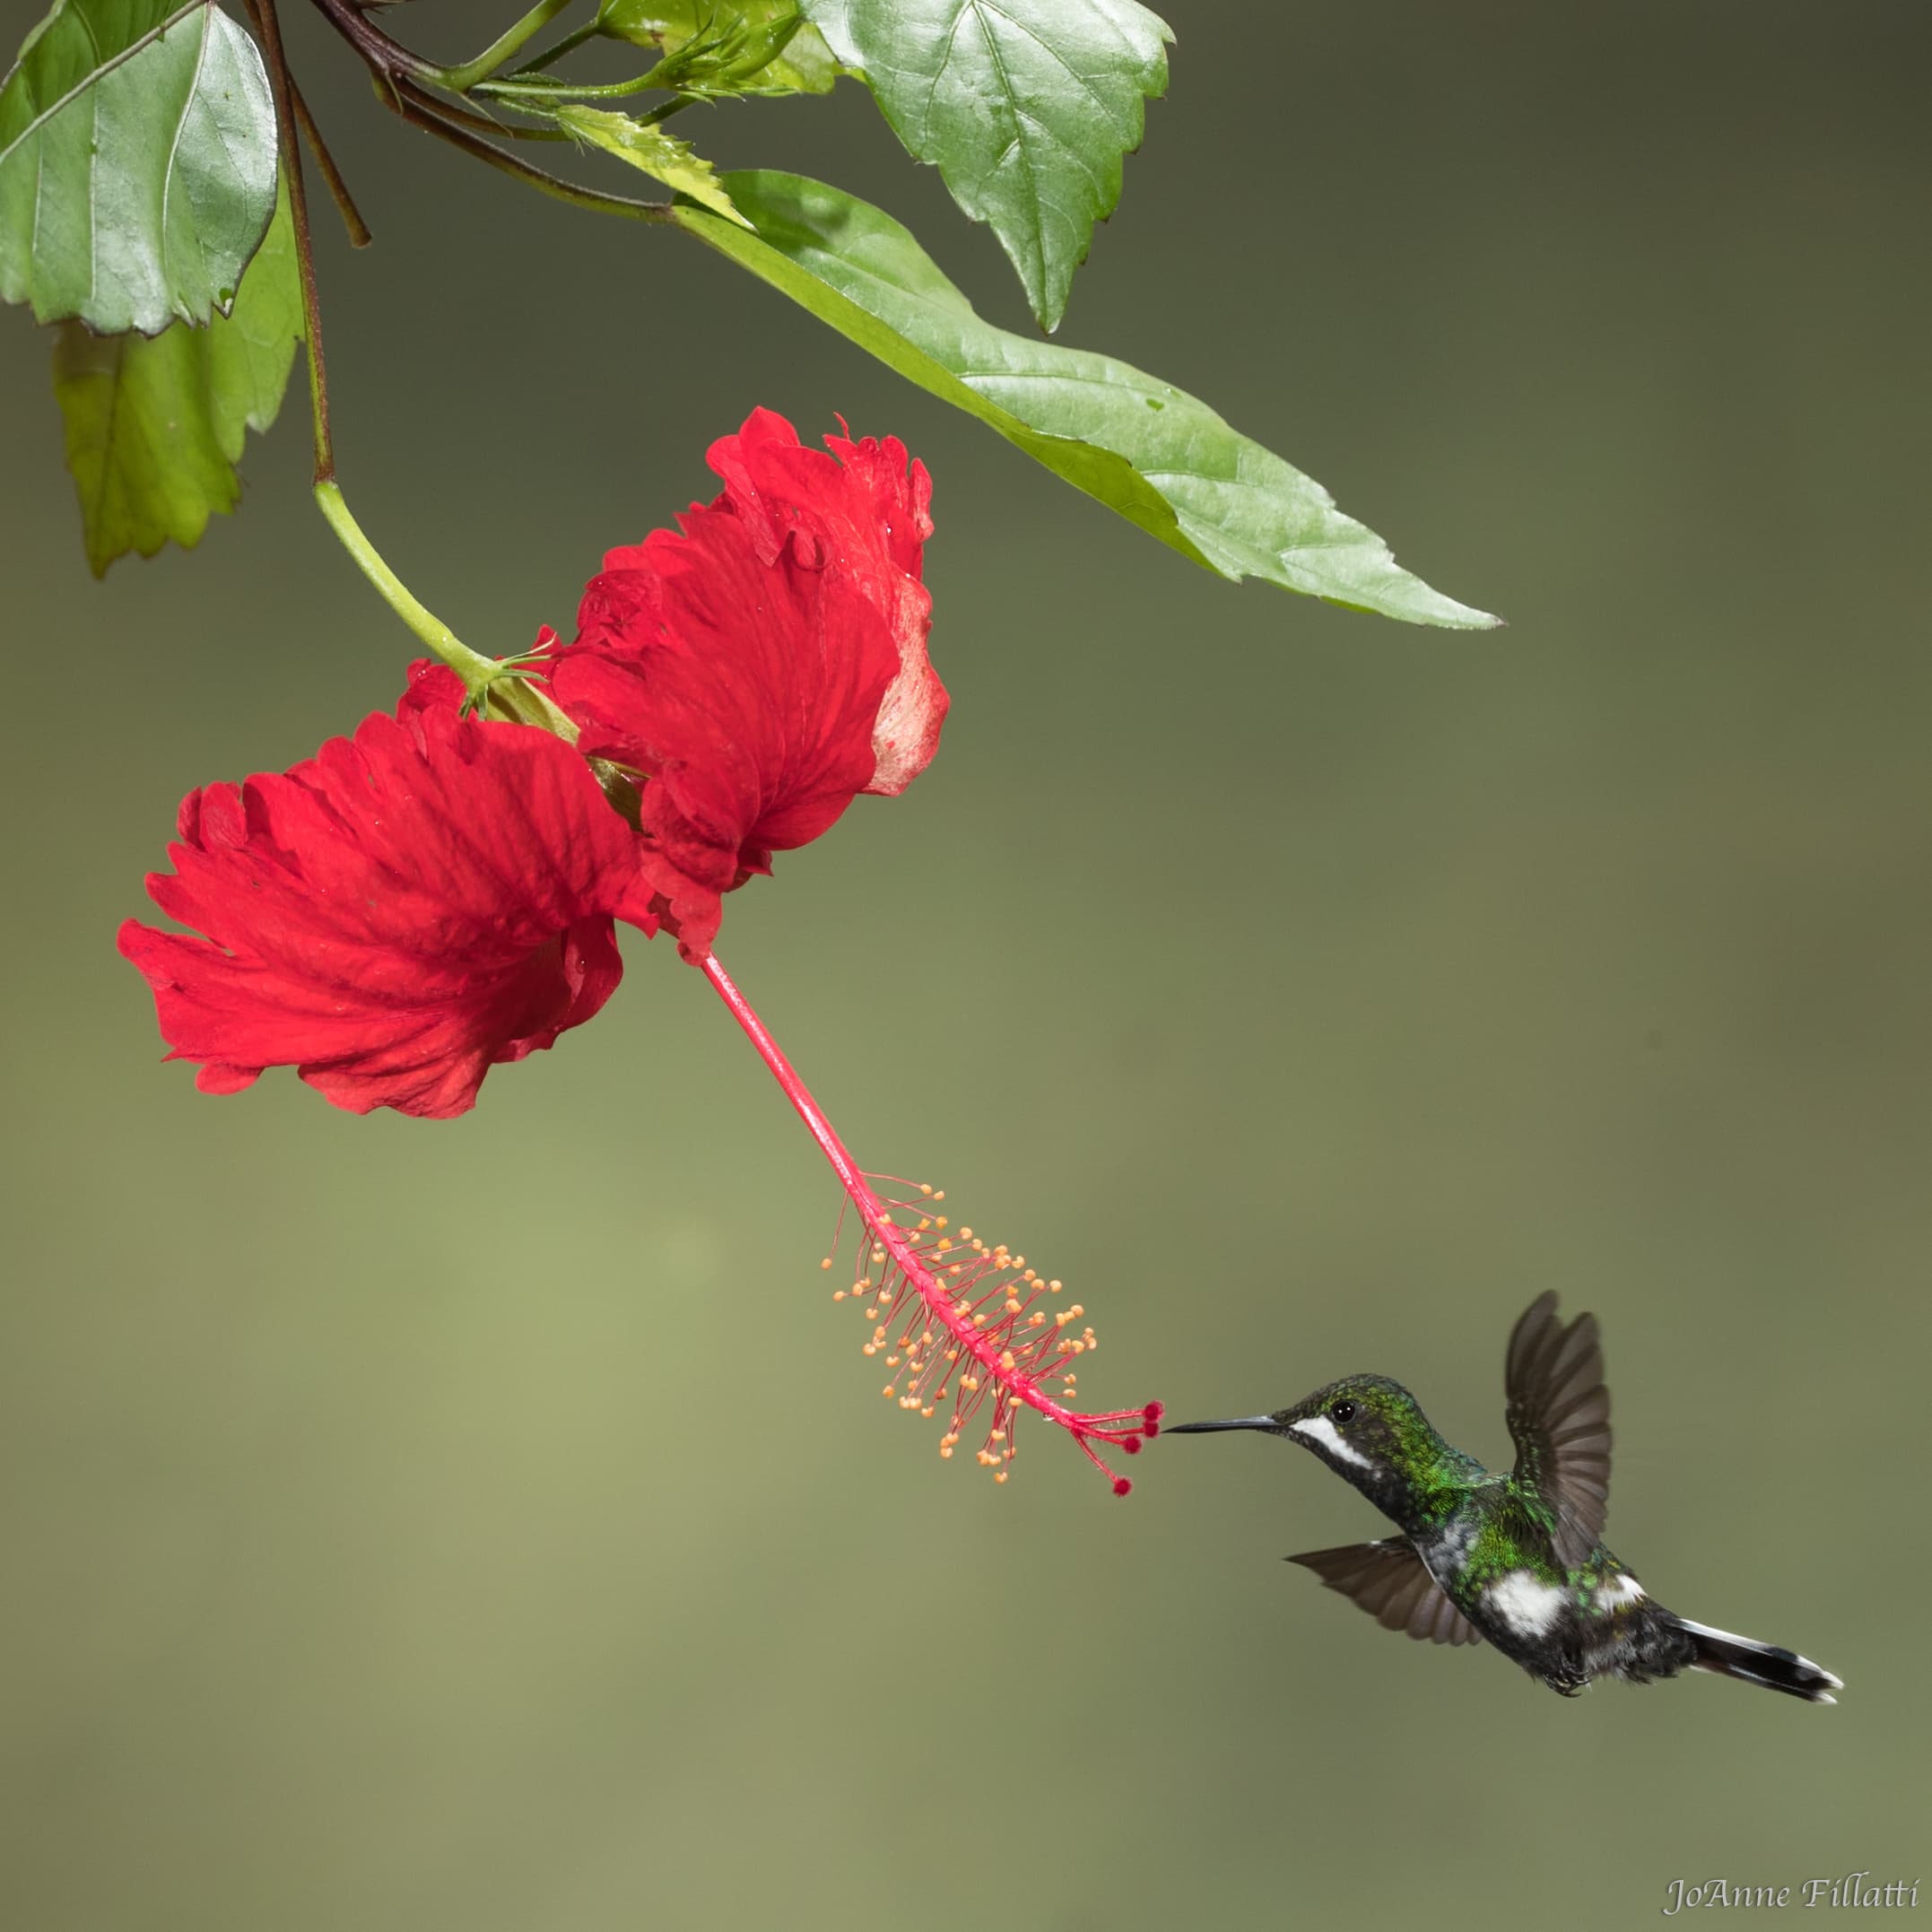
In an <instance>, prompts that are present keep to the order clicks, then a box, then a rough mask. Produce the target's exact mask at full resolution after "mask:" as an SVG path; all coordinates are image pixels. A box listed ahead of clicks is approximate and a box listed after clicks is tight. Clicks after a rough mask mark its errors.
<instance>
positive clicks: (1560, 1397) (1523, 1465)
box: [1503, 1291, 1610, 1570]
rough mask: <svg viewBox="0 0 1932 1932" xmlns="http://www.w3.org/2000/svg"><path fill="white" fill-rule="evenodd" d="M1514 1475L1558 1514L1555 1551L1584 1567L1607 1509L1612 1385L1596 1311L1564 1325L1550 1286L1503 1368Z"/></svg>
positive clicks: (1515, 1334)
mask: <svg viewBox="0 0 1932 1932" xmlns="http://www.w3.org/2000/svg"><path fill="white" fill-rule="evenodd" d="M1503 1387H1504V1388H1505V1390H1506V1392H1507V1394H1508V1397H1509V1420H1510V1438H1511V1440H1513V1441H1514V1442H1515V1444H1516V1480H1517V1482H1518V1483H1519V1484H1520V1485H1521V1486H1522V1487H1523V1488H1525V1489H1527V1490H1528V1491H1530V1492H1531V1493H1533V1494H1534V1495H1536V1496H1537V1497H1539V1498H1540V1499H1541V1500H1542V1501H1543V1502H1544V1504H1545V1506H1546V1507H1547V1508H1548V1510H1549V1511H1550V1513H1551V1515H1552V1516H1553V1517H1554V1518H1555V1519H1556V1531H1555V1535H1554V1537H1553V1542H1554V1544H1555V1546H1556V1554H1557V1557H1558V1559H1559V1560H1560V1561H1561V1562H1562V1563H1563V1564H1564V1565H1566V1566H1567V1567H1568V1568H1569V1569H1571V1570H1577V1569H1580V1568H1581V1567H1582V1565H1583V1564H1584V1563H1585V1562H1588V1559H1589V1556H1590V1553H1591V1552H1592V1551H1593V1550H1595V1549H1596V1547H1597V1541H1598V1539H1599V1538H1600V1537H1601V1536H1602V1535H1603V1533H1604V1519H1605V1517H1606V1516H1607V1515H1608V1514H1609V1510H1610V1391H1609V1390H1608V1389H1607V1388H1605V1387H1604V1352H1603V1344H1602V1342H1601V1340H1600V1339H1599V1337H1598V1335H1597V1318H1596V1317H1595V1316H1594V1315H1579V1316H1578V1317H1577V1318H1576V1319H1575V1320H1574V1321H1573V1322H1571V1324H1570V1325H1569V1326H1568V1327H1564V1325H1563V1323H1562V1320H1561V1319H1559V1318H1558V1316H1557V1313H1556V1296H1555V1293H1554V1292H1553V1291H1546V1292H1544V1293H1542V1294H1540V1295H1538V1296H1537V1297H1536V1300H1535V1301H1532V1302H1531V1303H1530V1304H1529V1306H1528V1307H1527V1309H1525V1310H1523V1314H1522V1317H1521V1318H1520V1319H1519V1321H1518V1322H1517V1325H1516V1327H1514V1328H1513V1329H1512V1330H1511V1331H1510V1353H1509V1356H1508V1358H1507V1361H1506V1362H1505V1364H1504V1368H1503Z"/></svg>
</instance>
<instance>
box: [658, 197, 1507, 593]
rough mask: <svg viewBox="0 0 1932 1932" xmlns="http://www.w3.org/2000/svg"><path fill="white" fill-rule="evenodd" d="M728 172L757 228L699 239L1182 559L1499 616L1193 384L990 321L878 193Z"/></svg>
mask: <svg viewBox="0 0 1932 1932" xmlns="http://www.w3.org/2000/svg"><path fill="white" fill-rule="evenodd" d="M724 183H725V187H726V188H727V190H728V191H729V193H730V196H731V198H732V200H733V201H734V202H735V204H736V205H737V207H738V210H739V212H740V213H742V214H744V216H746V217H747V218H749V220H750V221H751V222H752V223H753V227H754V228H755V231H756V232H755V233H747V232H746V231H744V229H742V228H738V227H735V226H734V225H733V224H732V223H730V222H722V221H719V220H718V217H717V216H716V215H712V214H708V213H705V211H704V210H702V209H701V208H694V207H691V206H689V205H683V204H680V205H678V206H677V209H676V214H677V219H678V221H679V222H681V223H682V224H683V226H684V227H685V228H687V229H689V230H690V231H691V232H692V234H694V235H696V236H698V237H699V238H700V239H701V240H703V241H706V242H708V243H709V245H710V246H711V247H712V248H716V249H718V251H719V253H721V254H724V255H728V256H729V257H731V259H732V260H733V261H735V262H736V263H738V264H739V265H740V266H741V267H744V268H748V269H749V270H750V271H751V272H752V273H753V274H754V275H757V276H758V277H759V278H760V279H761V280H762V281H765V282H769V283H770V284H771V286H772V287H773V288H775V289H778V290H779V291H780V292H782V293H784V294H786V295H788V296H790V297H791V299H792V300H794V301H795V302H797V303H798V304H799V305H800V306H801V307H803V308H805V309H810V310H811V312H812V313H813V314H814V315H815V316H817V317H818V318H819V319H820V320H821V321H822V322H828V323H830V324H831V326H832V327H833V328H835V329H837V330H838V331H839V333H840V335H844V336H847V337H849V339H850V340H851V341H853V342H855V343H857V344H858V346H859V347H860V348H862V349H864V350H866V352H868V353H870V354H872V355H875V356H876V357H878V359H879V360H880V361H882V362H883V363H884V364H885V365H886V366H887V367H888V368H890V369H894V370H898V371H899V373H900V374H901V375H902V376H904V377H905V378H906V379H908V380H909V381H910V382H915V383H917V384H918V386H919V387H921V388H922V389H928V390H930V391H931V392H932V393H933V394H934V395H935V396H939V397H941V398H943V399H944V401H946V402H948V403H951V404H953V405H954V406H955V407H956V408H959V409H963V410H965V411H966V412H967V413H968V414H970V415H974V416H977V417H978V418H979V420H980V422H984V423H986V424H987V425H988V427H989V428H992V429H995V430H997V431H999V433H1000V434H1001V435H1002V436H1004V437H1005V439H1007V440H1008V441H1009V442H1012V443H1017V444H1018V445H1019V447H1020V448H1022V449H1023V450H1025V451H1026V453H1027V454H1028V455H1029V456H1030V457H1033V458H1034V459H1035V460H1036V461H1037V462H1040V463H1043V464H1045V465H1046V466H1047V467H1048V468H1049V470H1051V471H1052V472H1053V473H1054V474H1056V475H1057V476H1061V477H1064V478H1065V479H1066V481H1067V482H1068V483H1072V484H1074V485H1075V488H1077V489H1081V490H1084V491H1085V492H1087V494H1088V495H1089V496H1092V497H1097V498H1098V499H1099V500H1101V502H1102V503H1104V504H1106V505H1107V506H1108V508H1109V509H1114V510H1118V512H1119V513H1120V515H1121V516H1123V517H1125V518H1128V519H1129V521H1131V522H1134V523H1137V524H1138V525H1139V526H1140V527H1142V528H1143V529H1144V530H1147V531H1151V532H1152V533H1153V535H1155V536H1157V537H1159V538H1160V539H1161V541H1162V543H1163V544H1171V545H1172V546H1173V547H1174V548H1175V549H1176V550H1178V551H1179V552H1180V553H1181V554H1182V555H1183V556H1185V557H1192V558H1193V559H1194V561H1196V562H1197V563H1201V564H1205V565H1206V566H1207V568H1208V569H1210V570H1218V571H1220V572H1221V574H1222V575H1223V577H1230V578H1234V579H1240V578H1243V577H1258V578H1262V579H1266V581H1267V582H1269V583H1271V584H1279V585H1280V586H1281V587H1283V588H1284V590H1294V591H1299V592H1301V593H1302V594H1303V595H1304V596H1316V597H1324V598H1326V599H1327V601H1328V602H1329V603H1331V604H1341V605H1348V606H1349V607H1351V608H1353V609H1356V610H1365V611H1377V612H1379V613H1380V614H1382V615H1383V616H1385V617H1398V618H1401V619H1403V620H1404V621H1405V622H1409V623H1423V624H1445V625H1449V626H1453V627H1455V628H1458V629H1463V630H1474V629H1479V628H1483V627H1485V626H1488V625H1491V624H1494V623H1496V622H1498V620H1497V619H1496V618H1494V617H1492V616H1490V615H1489V614H1487V613H1486V612H1484V611H1478V610H1472V609H1471V608H1470V607H1469V606H1468V605H1464V604H1458V603H1457V602H1456V601H1455V600H1454V599H1453V598H1450V597H1446V596H1443V595H1442V594H1441V593H1440V591H1437V590H1432V589H1431V588H1430V587H1429V586H1428V585H1427V584H1425V583H1423V580H1422V579H1420V578H1418V577H1412V576H1411V575H1410V574H1409V572H1408V571H1406V570H1403V569H1401V568H1400V567H1399V566H1398V565H1397V562H1396V560H1395V559H1394V558H1393V557H1392V556H1390V555H1389V553H1388V545H1387V544H1384V543H1383V542H1382V540H1381V538H1380V537H1379V536H1377V535H1376V534H1375V533H1374V531H1372V530H1370V529H1367V528H1365V527H1363V526H1362V525H1361V524H1359V523H1357V522H1356V521H1355V520H1354V518H1353V517H1345V516H1344V515H1343V514H1342V513H1341V511H1340V510H1338V509H1336V507H1335V500H1334V499H1333V498H1332V497H1331V496H1330V495H1329V494H1328V492H1327V491H1326V490H1324V489H1323V488H1322V486H1321V485H1320V484H1319V483H1316V482H1315V481H1314V480H1313V479H1312V478H1311V477H1308V476H1304V475H1303V474H1301V471H1299V470H1297V469H1292V468H1291V467H1290V466H1288V465H1287V464H1286V463H1284V462H1283V461H1282V459H1281V458H1280V457H1277V456H1275V455H1273V454H1272V453H1271V452H1269V451H1268V450H1266V449H1264V448H1262V447H1261V445H1260V444H1259V443H1257V442H1252V441H1250V440H1249V439H1248V438H1247V437H1245V436H1242V435H1240V434H1238V433H1237V432H1236V431H1233V430H1231V429H1230V428H1229V427H1228V425H1227V424H1226V423H1225V422H1223V421H1222V419H1221V418H1220V417H1219V416H1217V415H1216V414H1215V413H1214V411H1213V410H1211V409H1210V408H1209V407H1208V406H1207V405H1206V404H1205V403H1202V402H1197V400H1196V399H1195V398H1194V397H1193V396H1189V395H1188V394H1186V392H1185V391H1183V390H1180V389H1176V388H1173V387H1170V386H1169V385H1168V384H1167V383H1164V382H1158V381H1156V380H1155V379H1153V377H1152V376H1148V375H1144V374H1143V373H1142V372H1141V371H1140V370H1137V369H1133V368H1130V367H1129V366H1128V365H1127V363H1125V362H1117V361H1114V359H1113V358H1112V357H1111V356H1105V355H1093V354H1090V353H1088V352H1085V351H1083V350H1078V349H1062V348H1059V347H1057V346H1056V345H1055V344H1051V343H1044V342H1037V341H1034V340H1033V339H1032V338H1031V337H1029V336H1023V335H1011V334H1009V333H1008V332H1007V331H1006V330H1005V329H999V328H995V327H994V326H992V325H991V324H990V323H988V322H983V321H981V320H980V318H979V317H978V316H977V315H975V314H974V313H973V309H972V304H971V303H970V302H969V301H968V300H966V298H965V297H964V296H963V295H962V294H961V293H960V292H959V291H958V290H957V289H956V288H954V287H953V284H952V283H950V282H948V281H947V280H946V278H945V276H944V274H941V273H940V271H939V269H938V267H937V265H936V264H935V263H934V262H933V260H932V258H931V257H929V256H928V255H927V253H926V252H925V250H924V249H922V248H920V247H919V245H918V242H916V241H915V240H914V239H912V237H911V236H910V235H909V234H908V233H907V232H906V231H905V230H904V229H903V228H901V226H900V225H899V223H898V222H895V221H893V220H892V217H891V216H890V215H887V214H884V213H881V212H880V210H878V209H877V208H875V207H873V206H871V205H869V204H868V203H866V202H863V201H859V200H857V199H856V198H855V197H854V196H850V195H847V194H844V193H841V192H840V190H839V189H838V188H835V187H827V186H826V185H825V183H823V182H822V181H809V180H806V179H805V178H803V177H801V176H798V175H789V174H773V173H767V172H748V173H743V174H727V175H726V176H725V177H724Z"/></svg>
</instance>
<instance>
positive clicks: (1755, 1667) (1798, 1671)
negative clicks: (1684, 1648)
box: [1672, 1616, 1845, 1704]
mask: <svg viewBox="0 0 1932 1932" xmlns="http://www.w3.org/2000/svg"><path fill="white" fill-rule="evenodd" d="M1672 1621H1673V1622H1674V1623H1675V1624H1676V1625H1677V1628H1678V1629H1679V1630H1681V1631H1683V1632H1684V1634H1685V1635H1686V1636H1687V1637H1689V1638H1690V1640H1691V1641H1692V1642H1693V1644H1695V1645H1696V1646H1697V1655H1696V1657H1695V1658H1693V1659H1692V1662H1691V1668H1692V1669H1693V1670H1705V1671H1709V1672H1710V1675H1712V1676H1714V1677H1736V1679H1737V1680H1738V1681H1739V1682H1740V1683H1743V1684H1762V1685H1763V1687H1764V1688H1765V1689H1766V1690H1767V1691H1782V1692H1783V1693H1785V1694H1786V1695H1787V1696H1788V1697H1802V1698H1804V1699H1805V1700H1806V1702H1808V1703H1813V1704H1835V1703H1836V1702H1837V1701H1838V1700H1837V1699H1836V1698H1835V1697H1833V1696H1832V1692H1833V1691H1841V1690H1843V1689H1844V1687H1845V1686H1844V1681H1843V1679H1842V1678H1839V1677H1834V1676H1833V1675H1832V1673H1831V1672H1830V1671H1828V1670H1824V1669H1822V1668H1820V1667H1819V1666H1818V1665H1816V1664H1814V1663H1813V1662H1812V1660H1811V1659H1810V1658H1808V1657H1800V1656H1798V1654H1797V1652H1796V1651H1795V1650H1782V1649H1779V1648H1778V1646H1777V1645H1776V1644H1771V1643H1759V1642H1757V1641H1755V1640H1754V1639H1752V1638H1750V1637H1736V1636H1733V1635H1732V1633H1731V1632H1729V1631H1727V1630H1712V1629H1711V1627H1710V1624H1708V1623H1692V1621H1691V1620H1690V1618H1689V1617H1684V1616H1680V1617H1674V1618H1673V1619H1672Z"/></svg>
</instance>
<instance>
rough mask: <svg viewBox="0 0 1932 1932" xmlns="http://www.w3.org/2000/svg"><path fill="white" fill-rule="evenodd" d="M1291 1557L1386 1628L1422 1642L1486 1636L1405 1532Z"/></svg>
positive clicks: (1469, 1640)
mask: <svg viewBox="0 0 1932 1932" xmlns="http://www.w3.org/2000/svg"><path fill="white" fill-rule="evenodd" d="M1288 1561H1289V1562H1291V1563H1300V1564H1301V1567H1302V1568H1303V1569H1304V1570H1312V1571H1314V1572H1315V1574H1316V1575H1317V1576H1318V1577H1319V1578H1320V1579H1321V1580H1322V1581H1323V1582H1324V1583H1326V1584H1327V1586H1328V1588H1330V1589H1331V1590H1339V1591H1341V1593H1342V1595H1343V1596H1345V1597H1350V1598H1352V1599H1353V1601H1354V1602H1356V1603H1358V1604H1360V1605H1361V1606H1362V1608H1363V1609H1364V1610H1366V1611H1367V1612H1368V1613H1369V1614H1370V1615H1371V1616H1372V1617H1373V1618H1374V1619H1375V1621H1376V1622H1377V1623H1379V1624H1380V1625H1381V1626H1382V1628H1383V1629H1384V1630H1405V1631H1407V1632H1408V1633H1409V1635H1410V1636H1412V1637H1414V1638H1415V1639H1416V1640H1417V1641H1419V1642H1423V1643H1481V1642H1482V1640H1483V1638H1482V1633H1481V1632H1479V1631H1478V1630H1477V1629H1476V1627H1475V1624H1473V1623H1470V1621H1469V1620H1468V1618H1467V1617H1466V1616H1465V1615H1464V1614H1462V1612H1461V1611H1460V1610H1458V1608H1457V1607H1456V1606H1455V1605H1454V1604H1452V1603H1451V1602H1450V1601H1449V1598H1448V1597H1446V1596H1445V1595H1444V1594H1443V1590H1442V1586H1441V1585H1440V1583H1438V1582H1437V1581H1436V1580H1435V1579H1434V1578H1433V1577H1432V1576H1431V1575H1430V1574H1429V1572H1428V1571H1427V1570H1425V1569H1424V1568H1423V1560H1422V1558H1421V1557H1419V1556H1418V1555H1417V1554H1416V1553H1415V1551H1414V1547H1413V1546H1412V1545H1410V1544H1409V1543H1408V1542H1407V1541H1406V1540H1405V1538H1403V1537H1401V1536H1390V1537H1388V1539H1387V1540H1386V1541H1384V1542H1381V1543H1351V1544H1348V1545H1345V1547H1343V1548H1341V1549H1338V1550H1304V1551H1303V1552H1302V1553H1301V1555H1299V1556H1291V1557H1290V1558H1289V1559H1288Z"/></svg>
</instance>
